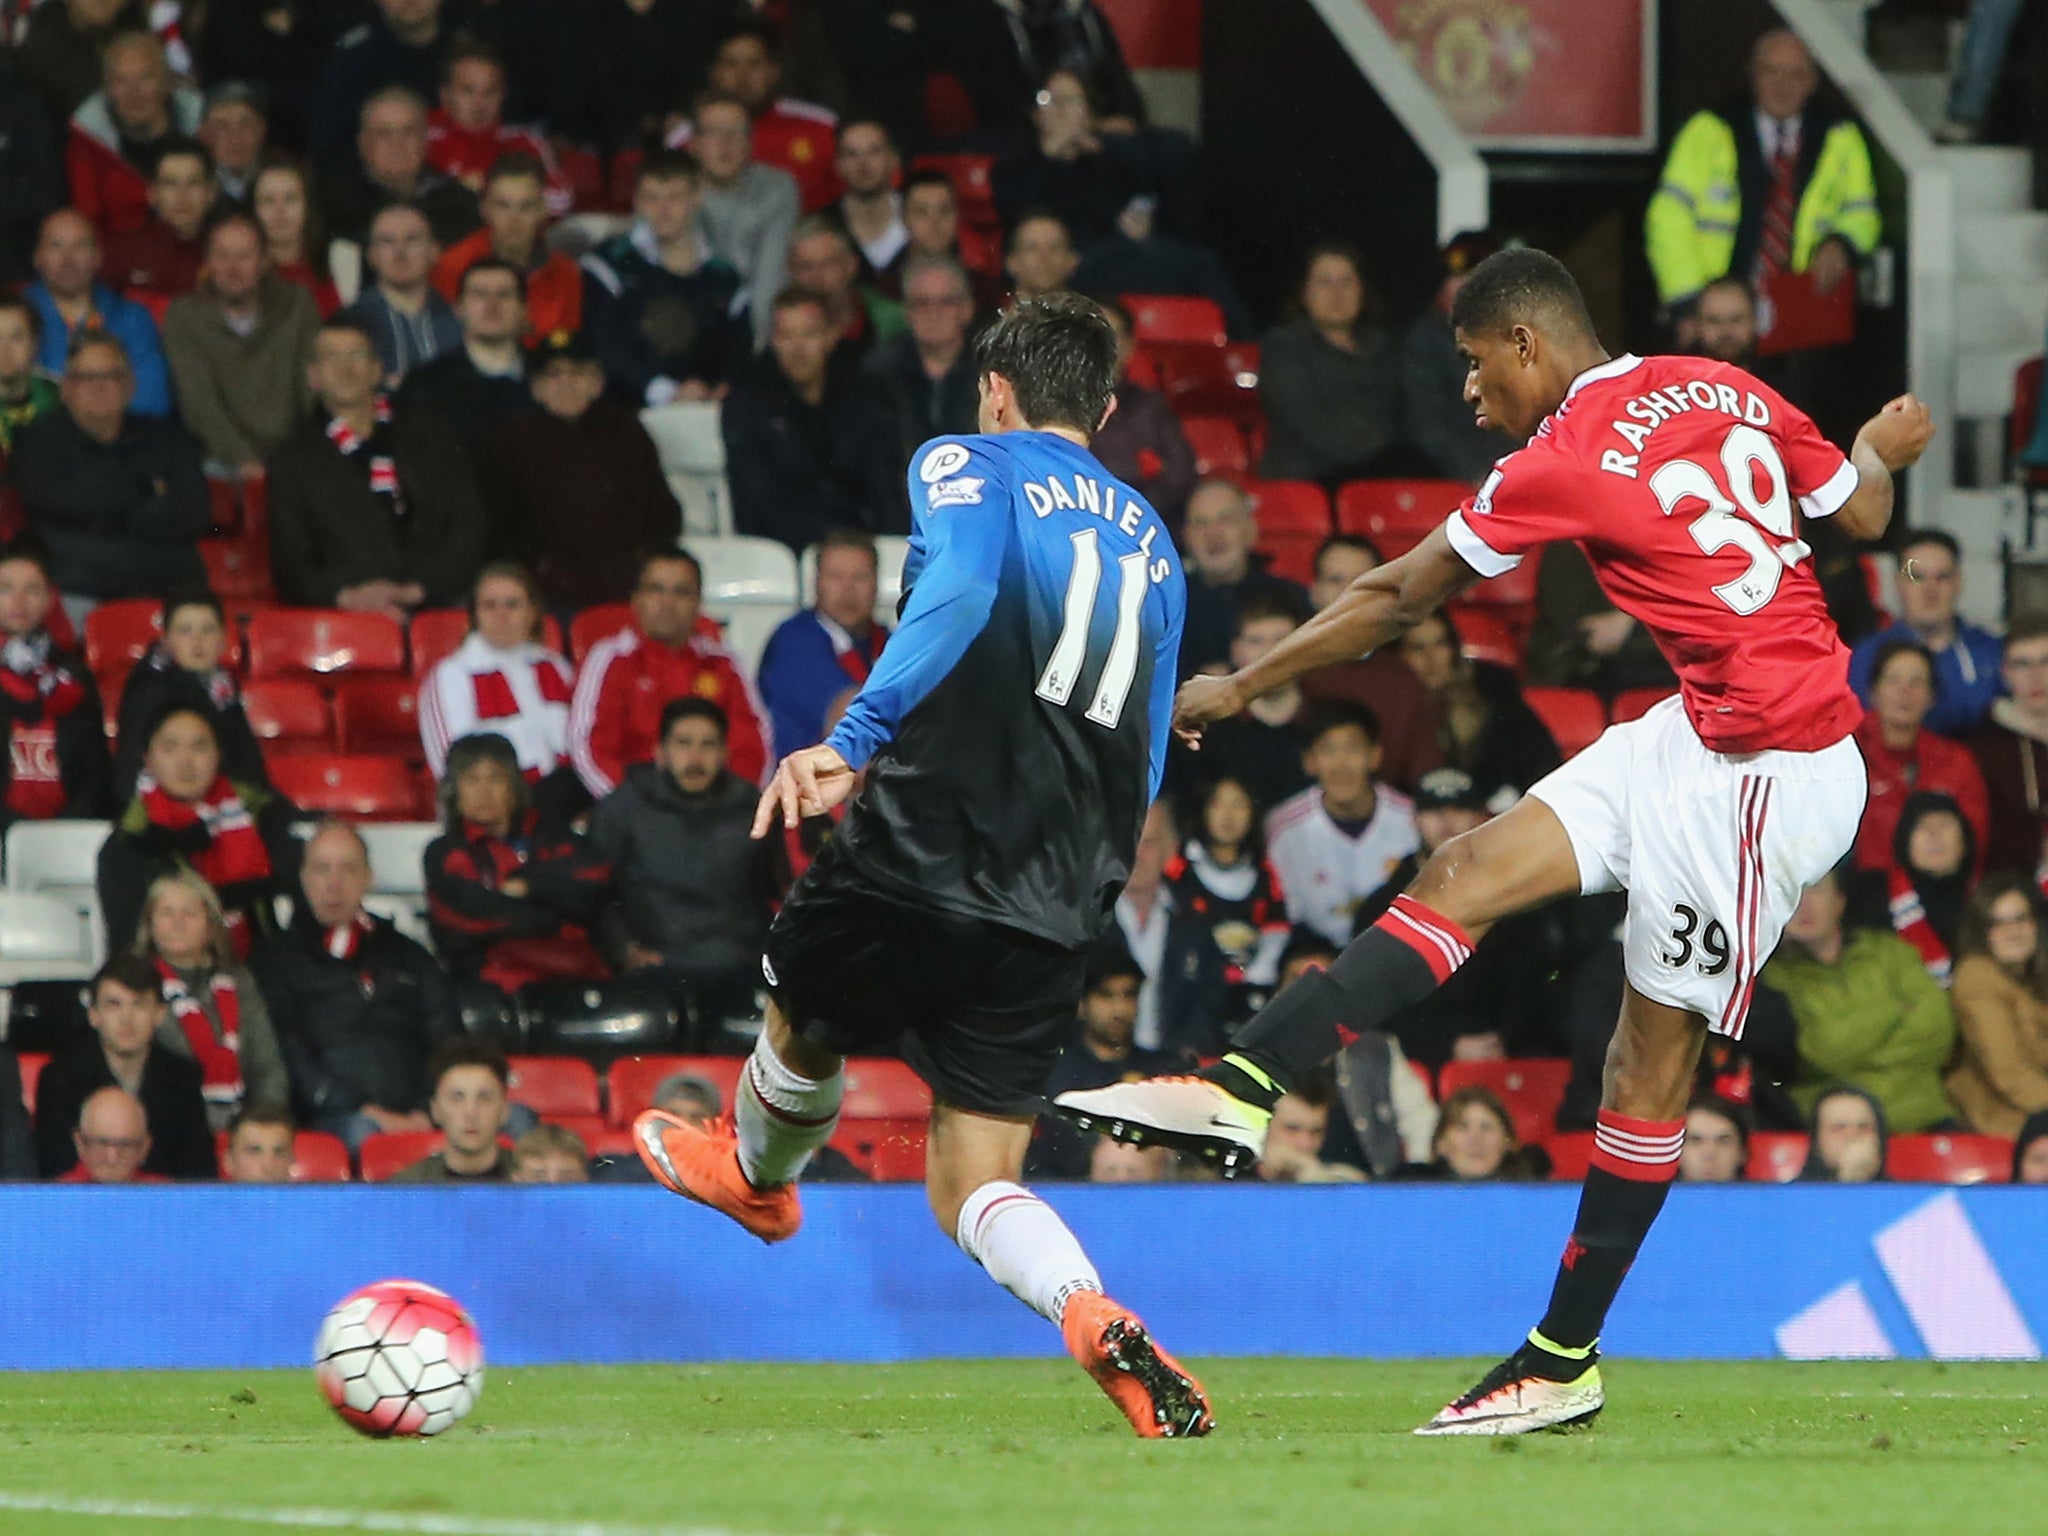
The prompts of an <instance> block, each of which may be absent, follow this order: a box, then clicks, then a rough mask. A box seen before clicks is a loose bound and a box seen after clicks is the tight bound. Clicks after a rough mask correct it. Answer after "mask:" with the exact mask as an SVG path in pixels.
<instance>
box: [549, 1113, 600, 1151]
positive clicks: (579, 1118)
mask: <svg viewBox="0 0 2048 1536" xmlns="http://www.w3.org/2000/svg"><path fill="white" fill-rule="evenodd" d="M541 1119H542V1120H544V1121H546V1122H547V1123H548V1124H549V1125H557V1126H560V1127H561V1128H562V1129H563V1130H565V1131H568V1132H569V1133H571V1134H572V1135H573V1136H575V1138H576V1139H577V1140H578V1141H580V1142H582V1143H583V1155H584V1156H585V1157H586V1158H589V1157H595V1156H596V1155H597V1154H596V1153H594V1152H592V1151H591V1150H590V1146H591V1143H592V1142H594V1141H598V1140H600V1139H602V1138H603V1137H606V1136H609V1135H611V1134H612V1127H611V1125H610V1124H609V1123H608V1122H607V1121H606V1120H605V1117H604V1116H603V1115H542V1116H541Z"/></svg>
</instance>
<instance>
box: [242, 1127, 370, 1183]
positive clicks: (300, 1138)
mask: <svg viewBox="0 0 2048 1536" xmlns="http://www.w3.org/2000/svg"><path fill="white" fill-rule="evenodd" d="M213 1150H214V1156H215V1157H216V1158H217V1159H218V1160H219V1163H220V1171H221V1177H222V1178H226V1177H227V1155H228V1133H227V1132H226V1131H217V1132H215V1133H214V1138H213ZM289 1177H290V1179H291V1182H292V1183H294V1184H346V1183H347V1182H348V1181H349V1177H350V1174H349V1167H348V1144H347V1143H346V1142H344V1141H343V1140H342V1139H341V1138H340V1137H339V1136H330V1135H328V1134H327V1132H325V1131H299V1132H296V1133H295V1134H294V1135H293V1137H292V1166H291V1173H290V1175H289Z"/></svg>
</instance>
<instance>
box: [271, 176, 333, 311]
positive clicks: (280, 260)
mask: <svg viewBox="0 0 2048 1536" xmlns="http://www.w3.org/2000/svg"><path fill="white" fill-rule="evenodd" d="M251 201H252V203H253V204H254V207H253V210H252V211H253V212H254V213H255V215H256V222H257V223H258V224H260V225H261V226H262V227H263V244H264V248H265V249H266V250H267V251H268V252H269V255H270V267H271V270H272V271H273V272H275V273H276V274H277V275H278V276H279V277H281V278H283V279H284V280H285V281H286V282H288V283H296V284H297V285H298V286H299V287H301V288H303V289H305V290H306V292H308V293H310V294H311V295H313V302H314V304H315V305H316V306H318V308H319V310H320V318H321V319H322V320H325V319H326V318H327V317H328V316H329V315H331V314H333V313H334V312H335V311H336V310H338V309H340V308H341V294H340V292H339V291H338V290H337V289H336V288H335V286H334V278H333V275H332V274H331V273H330V272H329V271H328V269H327V235H326V231H325V229H324V228H323V227H322V225H321V222H320V210H319V209H318V208H317V207H315V206H314V203H313V198H312V188H311V187H310V186H309V185H308V181H307V176H306V168H305V166H303V165H301V164H300V163H299V162H298V161H297V160H294V159H292V158H291V157H289V156H287V155H274V156H271V157H268V158H266V159H265V161H264V164H263V169H262V170H260V171H258V172H257V173H256V186H255V190H254V196H253V197H252V199H251Z"/></svg>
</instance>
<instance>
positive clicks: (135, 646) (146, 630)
mask: <svg viewBox="0 0 2048 1536" xmlns="http://www.w3.org/2000/svg"><path fill="white" fill-rule="evenodd" d="M163 608H164V605H163V604H162V603H160V602H158V601H157V600H156V599H155V598H153V597H124V598H119V599H116V600H115V601H114V602H111V603H101V604H100V605H99V607H97V608H95V609H93V611H92V612H91V613H89V614H87V615H86V617H85V664H86V665H87V666H88V667H90V668H91V669H92V673H93V676H94V677H96V678H98V679H99V683H100V690H101V691H102V692H104V693H111V692H115V691H117V689H118V686H119V683H120V680H121V679H122V678H124V677H126V676H127V675H128V673H129V670H130V669H131V668H133V667H134V665H135V663H137V662H138V661H140V660H142V658H143V657H144V656H146V655H148V654H149V648H150V647H151V646H152V645H155V644H156V642H157V639H158V637H159V636H161V635H162V634H163V630H162V629H160V628H159V627H158V622H157V621H158V620H159V619H161V618H162V617H163Z"/></svg>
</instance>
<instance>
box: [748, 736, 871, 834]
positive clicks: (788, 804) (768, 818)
mask: <svg viewBox="0 0 2048 1536" xmlns="http://www.w3.org/2000/svg"><path fill="white" fill-rule="evenodd" d="M852 793H853V770H852V769H851V768H849V767H848V766H847V764H846V759H845V758H843V757H841V756H840V755H839V753H838V752H837V751H836V750H835V749H834V748H832V747H824V746H819V747H805V748H804V749H803V751H801V752H792V753H790V754H789V756H787V757H785V758H784V759H783V760H782V762H781V763H780V764H779V765H777V767H776V769H775V777H774V778H772V779H770V780H769V781H768V787H767V789H765V790H763V791H762V793H761V803H760V805H759V806H758V807H756V808H755V811H754V836H755V837H766V836H767V835H768V830H769V828H771V827H773V826H774V825H775V816H776V813H777V812H778V811H780V812H781V814H782V824H783V826H785V827H794V826H795V825H796V824H797V823H798V822H799V821H801V820H802V819H803V818H804V817H806V816H822V815H824V814H825V813H826V812H827V811H829V810H831V809H832V808H833V807H834V806H836V805H837V804H839V802H840V801H842V800H844V799H845V798H846V797H847V796H848V795H850V794H852Z"/></svg>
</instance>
